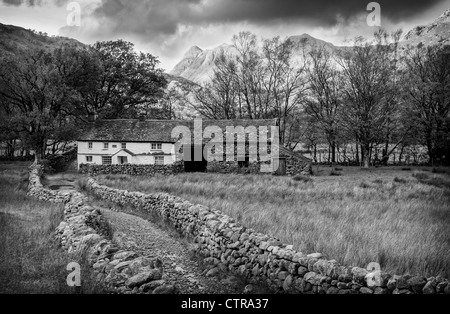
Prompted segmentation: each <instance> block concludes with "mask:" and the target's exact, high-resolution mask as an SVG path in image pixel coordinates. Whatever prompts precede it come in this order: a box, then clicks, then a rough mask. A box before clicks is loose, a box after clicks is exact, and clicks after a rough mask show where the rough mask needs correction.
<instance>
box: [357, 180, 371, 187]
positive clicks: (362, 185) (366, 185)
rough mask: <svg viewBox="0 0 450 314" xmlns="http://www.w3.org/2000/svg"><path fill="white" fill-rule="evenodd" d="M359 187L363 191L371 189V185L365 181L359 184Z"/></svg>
mask: <svg viewBox="0 0 450 314" xmlns="http://www.w3.org/2000/svg"><path fill="white" fill-rule="evenodd" d="M359 187H360V188H362V189H368V188H370V185H369V184H367V183H366V182H364V181H363V182H361V183H360V184H359Z"/></svg>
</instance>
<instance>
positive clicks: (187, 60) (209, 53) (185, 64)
mask: <svg viewBox="0 0 450 314" xmlns="http://www.w3.org/2000/svg"><path fill="white" fill-rule="evenodd" d="M289 39H290V40H292V42H294V44H295V45H296V48H295V50H296V55H298V56H301V55H303V53H304V52H305V53H307V52H309V51H311V49H312V48H313V47H324V48H325V49H326V50H328V51H330V52H331V51H336V50H339V49H343V48H342V47H336V46H334V45H333V44H331V43H329V42H326V41H323V40H320V39H317V38H314V37H312V36H310V35H308V34H303V35H300V36H292V37H289ZM222 53H225V54H228V55H234V54H236V50H235V48H234V47H233V46H232V45H229V44H222V45H220V46H218V47H216V48H213V49H207V50H202V49H201V48H199V47H197V46H193V47H191V48H190V49H189V50H188V51H187V52H186V53H185V54H184V56H183V59H182V60H181V61H180V62H179V63H178V64H177V65H176V66H175V67H174V68H173V70H172V71H171V72H170V74H171V75H174V76H179V77H184V78H185V79H188V80H191V81H193V82H196V83H202V82H205V81H207V80H209V78H210V77H211V75H212V74H213V70H214V64H215V61H216V59H217V57H218V56H220V55H221V54H222Z"/></svg>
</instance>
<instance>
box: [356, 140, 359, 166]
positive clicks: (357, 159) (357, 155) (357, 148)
mask: <svg viewBox="0 0 450 314" xmlns="http://www.w3.org/2000/svg"><path fill="white" fill-rule="evenodd" d="M356 163H357V164H358V165H359V145H358V144H356Z"/></svg>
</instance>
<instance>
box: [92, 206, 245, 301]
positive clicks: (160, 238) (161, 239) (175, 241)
mask: <svg viewBox="0 0 450 314" xmlns="http://www.w3.org/2000/svg"><path fill="white" fill-rule="evenodd" d="M96 207H97V208H99V209H100V211H101V212H102V214H103V215H104V217H105V218H106V220H107V221H108V222H109V223H110V224H111V226H112V228H113V230H114V236H113V241H114V242H115V243H117V244H118V245H119V246H120V247H121V248H122V249H125V250H132V251H135V252H137V253H139V254H140V255H143V256H152V257H159V258H160V259H161V260H162V261H163V264H164V274H165V275H166V276H167V281H168V282H170V283H171V284H175V286H176V287H177V289H178V291H179V293H183V294H192V293H196V294H202V293H208V294H214V293H239V292H242V291H240V289H241V285H240V283H239V282H238V280H236V279H235V278H234V277H233V276H226V275H225V274H224V273H222V274H218V276H220V277H219V278H218V277H216V276H215V277H207V276H206V275H205V268H204V267H202V266H201V265H200V261H199V260H197V259H196V258H195V257H194V254H193V251H192V246H191V244H189V243H188V242H186V241H184V240H183V239H180V238H177V236H176V235H174V234H172V233H171V232H168V231H166V230H164V229H162V228H160V227H159V226H157V225H155V224H153V223H152V222H150V221H148V220H145V219H143V218H140V217H137V216H134V215H130V214H126V213H122V212H115V211H111V210H109V209H105V208H102V207H98V206H96Z"/></svg>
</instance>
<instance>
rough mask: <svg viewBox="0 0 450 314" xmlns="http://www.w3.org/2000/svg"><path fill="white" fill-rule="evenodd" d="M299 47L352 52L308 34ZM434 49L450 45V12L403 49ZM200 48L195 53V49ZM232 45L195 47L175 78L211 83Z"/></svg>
mask: <svg viewBox="0 0 450 314" xmlns="http://www.w3.org/2000/svg"><path fill="white" fill-rule="evenodd" d="M288 39H290V40H292V41H293V42H294V43H296V44H297V48H296V51H295V54H297V55H300V54H301V53H303V52H308V51H310V49H312V47H314V46H317V47H323V48H325V49H326V50H327V51H329V52H335V51H339V50H344V49H349V47H348V46H336V45H334V44H332V43H330V42H327V41H324V40H321V39H318V38H315V37H313V36H311V35H309V34H307V33H304V34H301V35H293V36H290V37H288ZM420 44H422V45H425V46H430V45H434V44H450V9H448V10H446V11H444V13H442V14H441V15H440V16H439V17H438V18H436V19H435V20H434V21H433V22H431V23H429V24H427V25H424V26H417V27H415V28H413V29H412V30H410V31H409V32H408V33H406V34H405V36H403V38H402V39H401V41H400V47H401V48H402V49H405V48H406V47H407V46H408V45H409V46H417V45H420ZM194 47H196V50H195V53H192V49H193V48H194ZM233 49H234V48H233V47H232V45H229V44H226V43H225V44H222V45H220V46H217V47H215V48H212V49H205V50H203V49H201V48H200V47H198V46H193V47H191V48H190V49H189V50H188V51H187V52H186V54H185V55H184V57H183V59H182V60H181V61H180V62H179V63H178V64H176V65H175V67H174V68H173V69H172V70H171V71H170V72H169V73H170V74H172V75H175V76H179V77H183V78H185V79H187V80H191V81H193V82H196V83H203V82H205V81H207V80H208V79H209V78H210V77H211V75H212V74H213V71H214V61H215V58H216V57H217V56H218V55H219V54H220V53H221V52H222V51H224V52H225V53H230V54H233V53H234V52H235V51H233Z"/></svg>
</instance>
